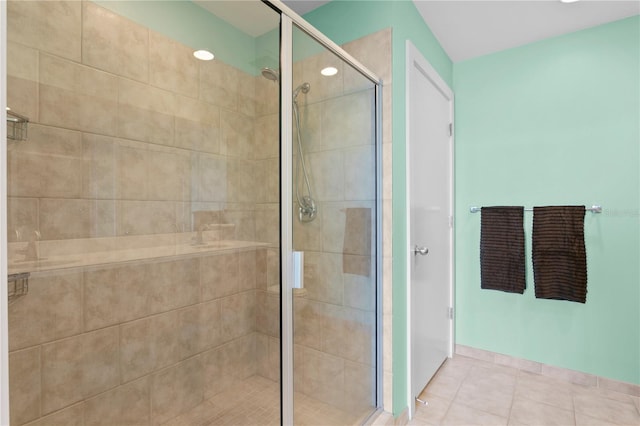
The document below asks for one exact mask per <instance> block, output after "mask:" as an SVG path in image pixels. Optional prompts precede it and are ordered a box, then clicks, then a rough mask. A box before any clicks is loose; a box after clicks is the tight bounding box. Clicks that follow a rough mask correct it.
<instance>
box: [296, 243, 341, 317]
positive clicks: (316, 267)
mask: <svg viewBox="0 0 640 426" xmlns="http://www.w3.org/2000/svg"><path fill="white" fill-rule="evenodd" d="M304 284H305V287H306V289H307V292H308V293H307V294H308V298H309V299H313V300H317V301H321V302H327V303H333V304H337V305H342V301H343V290H344V283H343V281H342V255H339V254H333V253H318V252H306V253H305V256H304Z"/></svg>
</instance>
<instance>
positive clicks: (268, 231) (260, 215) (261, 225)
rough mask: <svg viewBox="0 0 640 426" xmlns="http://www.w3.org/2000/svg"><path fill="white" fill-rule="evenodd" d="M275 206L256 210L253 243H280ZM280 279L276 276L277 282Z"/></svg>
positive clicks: (278, 214) (276, 206)
mask: <svg viewBox="0 0 640 426" xmlns="http://www.w3.org/2000/svg"><path fill="white" fill-rule="evenodd" d="M278 209H279V206H278V205H277V204H262V205H259V206H258V207H257V208H256V212H255V226H256V237H255V241H260V242H263V243H271V244H275V245H278V244H279V242H280V211H279V210H278ZM279 280H280V278H279V276H278V282H279Z"/></svg>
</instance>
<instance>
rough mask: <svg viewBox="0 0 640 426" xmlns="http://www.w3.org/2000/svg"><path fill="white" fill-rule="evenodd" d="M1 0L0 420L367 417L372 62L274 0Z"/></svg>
mask: <svg viewBox="0 0 640 426" xmlns="http://www.w3.org/2000/svg"><path fill="white" fill-rule="evenodd" d="M6 8H7V14H6V19H7V41H6V58H7V59H6V64H7V69H6V75H7V99H6V101H7V105H6V106H7V107H9V108H11V112H12V113H15V114H16V115H17V116H19V117H22V118H24V119H25V120H28V121H26V122H24V123H21V124H22V125H23V127H24V125H26V127H25V130H26V133H20V134H21V135H23V137H21V138H16V139H10V140H8V141H7V142H6V150H7V167H6V183H7V185H6V187H7V193H6V197H7V198H6V200H7V219H8V220H7V222H8V223H7V251H6V257H7V265H8V271H7V272H8V275H9V279H8V283H7V284H8V285H7V295H6V296H4V295H3V296H2V297H8V305H7V310H8V331H9V332H8V348H9V383H8V389H9V392H8V396H9V404H10V424H11V425H25V424H28V425H55V424H64V425H72V424H74V425H76V424H77V425H83V424H87V425H89V424H91V425H94V424H95V425H129V424H131V425H133V424H135V425H138V424H176V425H177V424H180V425H209V424H211V425H214V424H237V425H242V424H274V425H275V424H280V423H283V424H354V423H357V422H363V421H365V420H366V419H367V418H368V417H369V416H370V415H371V414H372V413H373V412H375V410H376V409H377V408H378V407H379V405H380V397H379V389H380V383H379V379H378V372H379V369H380V365H379V364H380V363H379V362H378V359H379V350H378V346H379V341H378V340H379V339H378V336H379V332H378V329H379V321H378V318H379V315H378V314H379V311H380V306H379V302H378V297H377V295H378V291H379V290H378V289H379V285H378V275H379V262H378V261H377V259H378V257H379V250H378V245H379V237H378V234H379V233H378V228H379V224H378V223H379V202H378V199H379V197H378V195H377V194H378V188H377V186H378V179H377V175H378V167H377V158H378V147H379V143H378V142H377V140H378V137H379V131H378V126H379V119H378V111H379V107H378V105H379V103H380V99H379V94H378V89H379V87H378V80H377V78H376V76H375V75H373V74H371V73H370V72H369V71H367V70H366V69H365V68H363V67H362V66H361V65H359V64H358V62H357V61H356V60H355V59H353V58H351V57H350V56H349V55H347V54H345V53H344V52H343V51H342V50H341V49H340V48H338V47H337V46H335V45H333V44H332V43H330V42H328V41H327V40H326V39H325V38H324V37H323V36H322V35H320V34H319V33H317V32H316V31H315V30H314V29H313V28H311V27H309V26H308V25H307V24H306V23H304V22H303V21H302V20H301V19H300V18H299V17H297V16H296V15H295V14H293V13H292V12H291V11H289V9H288V8H286V6H284V5H283V4H281V3H279V2H275V1H274V2H259V1H244V2H225V1H195V2H187V1H175V2H174V1H162V2H155V1H150V2H139V1H120V2H109V1H75V0H74V1H58V0H55V1H17V0H10V1H8V2H7V3H6ZM198 49H206V50H208V51H210V52H211V53H213V55H214V58H213V59H212V60H199V59H196V58H195V57H194V55H193V52H194V51H195V50H198ZM327 68H333V70H331V71H325V72H324V73H325V74H331V72H333V75H329V76H325V75H323V74H321V71H322V70H324V69H327ZM20 139H21V140H20ZM294 252H302V253H303V255H294ZM4 255H5V254H4V253H3V256H4ZM294 287H300V288H294ZM2 288H3V290H4V288H5V287H4V284H3V287H2ZM3 294H4V293H3ZM1 320H2V321H6V319H5V318H2V319H1ZM3 338H4V339H6V338H7V336H3ZM5 379H6V378H5ZM1 390H2V392H0V394H2V395H3V398H6V395H7V393H6V383H3V384H2V389H1Z"/></svg>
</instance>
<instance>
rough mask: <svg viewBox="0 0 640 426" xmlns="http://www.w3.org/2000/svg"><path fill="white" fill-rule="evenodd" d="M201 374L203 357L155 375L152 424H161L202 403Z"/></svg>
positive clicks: (152, 389) (152, 395) (152, 383)
mask: <svg viewBox="0 0 640 426" xmlns="http://www.w3.org/2000/svg"><path fill="white" fill-rule="evenodd" d="M202 371H203V366H202V360H201V358H200V357H194V358H191V359H188V360H186V361H183V362H181V363H179V364H176V365H175V366H174V367H171V368H168V369H166V370H164V371H162V372H160V373H157V374H154V375H153V376H152V379H151V424H154V425H157V424H162V423H164V422H166V421H167V420H170V419H172V418H173V417H176V416H178V415H180V414H182V413H184V412H186V411H188V410H189V409H191V408H193V407H195V406H197V405H198V404H199V403H200V402H202V401H203V392H204V377H203V375H202Z"/></svg>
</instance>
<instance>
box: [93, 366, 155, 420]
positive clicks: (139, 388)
mask: <svg viewBox="0 0 640 426" xmlns="http://www.w3.org/2000/svg"><path fill="white" fill-rule="evenodd" d="M149 382H150V379H149V377H144V378H142V379H140V380H136V381H135V382H131V383H128V384H126V385H123V386H119V387H117V388H115V389H113V390H111V391H109V392H105V393H103V394H101V395H98V396H97V397H95V398H92V399H89V400H88V401H86V403H85V415H84V416H85V425H86V426H113V425H148V424H149V423H150V417H149V413H150V406H149V404H150V396H149V395H150V392H149Z"/></svg>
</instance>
